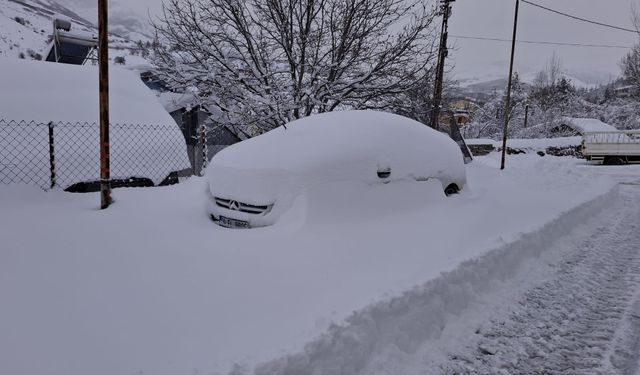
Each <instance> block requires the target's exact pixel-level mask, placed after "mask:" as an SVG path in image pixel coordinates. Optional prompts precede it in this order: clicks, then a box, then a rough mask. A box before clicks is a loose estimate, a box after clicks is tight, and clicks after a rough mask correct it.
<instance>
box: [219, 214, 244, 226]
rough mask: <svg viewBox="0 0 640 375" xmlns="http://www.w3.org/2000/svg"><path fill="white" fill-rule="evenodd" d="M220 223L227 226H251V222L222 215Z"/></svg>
mask: <svg viewBox="0 0 640 375" xmlns="http://www.w3.org/2000/svg"><path fill="white" fill-rule="evenodd" d="M220 225H221V226H223V227H226V228H249V222H248V221H244V220H236V219H230V218H228V217H224V216H220Z"/></svg>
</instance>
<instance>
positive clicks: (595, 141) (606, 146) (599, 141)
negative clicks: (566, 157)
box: [582, 130, 640, 165]
mask: <svg viewBox="0 0 640 375" xmlns="http://www.w3.org/2000/svg"><path fill="white" fill-rule="evenodd" d="M582 154H583V155H584V157H585V158H586V159H587V160H589V161H599V162H602V164H607V165H621V164H629V163H640V131H638V130H632V131H615V132H614V131H607V132H590V133H585V134H584V135H583V136H582Z"/></svg>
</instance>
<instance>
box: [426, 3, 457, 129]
mask: <svg viewBox="0 0 640 375" xmlns="http://www.w3.org/2000/svg"><path fill="white" fill-rule="evenodd" d="M454 1H456V0H440V3H441V4H440V14H442V30H441V31H440V47H439V49H438V65H437V66H436V82H435V88H434V91H433V110H432V111H431V127H432V128H434V129H436V130H437V129H438V128H439V125H438V118H439V117H440V103H441V102H442V86H443V81H444V63H445V59H446V58H447V55H448V54H449V51H448V49H447V36H448V31H449V17H451V3H452V2H454Z"/></svg>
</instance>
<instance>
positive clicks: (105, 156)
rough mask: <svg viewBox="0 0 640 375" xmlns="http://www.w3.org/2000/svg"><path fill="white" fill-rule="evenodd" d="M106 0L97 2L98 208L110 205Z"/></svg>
mask: <svg viewBox="0 0 640 375" xmlns="http://www.w3.org/2000/svg"><path fill="white" fill-rule="evenodd" d="M107 10H108V7H107V0H98V34H99V35H98V67H99V71H100V73H99V75H100V208H102V209H105V208H107V207H109V205H110V204H111V183H110V179H111V176H110V174H111V173H110V170H109V37H108V29H107Z"/></svg>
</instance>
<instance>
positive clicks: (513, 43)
mask: <svg viewBox="0 0 640 375" xmlns="http://www.w3.org/2000/svg"><path fill="white" fill-rule="evenodd" d="M519 7H520V0H516V14H515V17H514V18H513V39H511V62H510V63H509V82H508V83H507V100H506V102H507V103H506V105H505V109H504V127H503V128H502V160H501V162H500V169H501V170H502V169H504V159H505V155H506V153H507V134H508V130H509V115H510V114H511V113H510V112H511V111H510V107H511V83H512V82H513V58H514V57H515V53H516V35H517V33H518V8H519Z"/></svg>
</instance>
